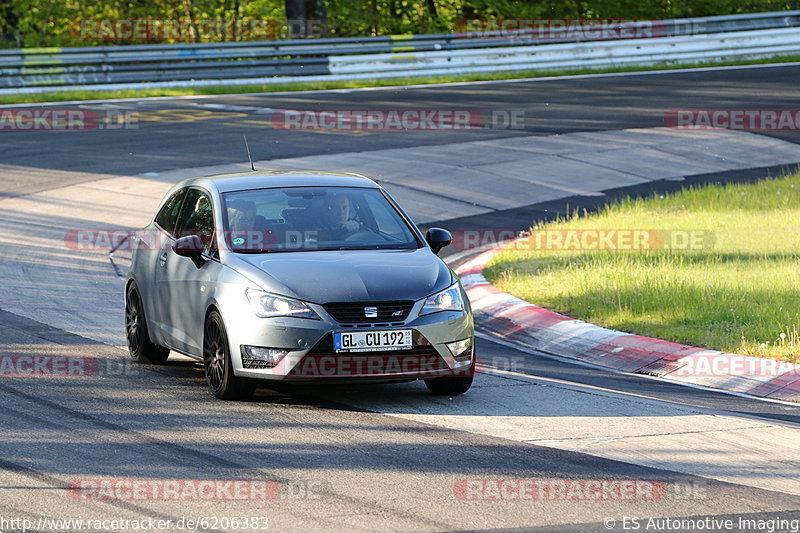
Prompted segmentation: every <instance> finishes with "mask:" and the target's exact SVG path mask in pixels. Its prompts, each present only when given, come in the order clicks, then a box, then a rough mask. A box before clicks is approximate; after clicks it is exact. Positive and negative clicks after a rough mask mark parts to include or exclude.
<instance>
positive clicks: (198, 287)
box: [156, 187, 221, 356]
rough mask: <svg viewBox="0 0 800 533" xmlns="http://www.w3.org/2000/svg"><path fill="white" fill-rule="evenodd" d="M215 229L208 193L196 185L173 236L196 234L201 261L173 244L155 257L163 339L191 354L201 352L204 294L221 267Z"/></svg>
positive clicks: (182, 210)
mask: <svg viewBox="0 0 800 533" xmlns="http://www.w3.org/2000/svg"><path fill="white" fill-rule="evenodd" d="M215 228H216V224H215V223H214V208H213V204H212V201H211V195H210V194H209V193H208V192H206V191H204V190H201V189H199V188H194V187H193V188H190V189H189V191H188V192H187V194H186V199H185V200H184V202H183V207H182V208H181V212H180V215H179V216H178V221H177V224H176V231H175V234H174V237H175V238H180V237H186V236H188V235H198V236H199V237H200V239H201V241H202V243H203V259H204V262H203V264H202V266H200V267H198V266H197V265H196V264H195V262H194V261H192V259H191V258H189V257H183V256H180V255H178V254H176V253H175V251H174V250H173V249H172V246H171V244H172V243H170V245H169V246H166V247H164V249H163V250H161V252H160V255H159V258H158V265H157V270H156V290H157V293H158V297H157V301H158V305H159V313H160V316H161V317H162V319H163V323H164V326H163V327H164V331H165V333H166V342H167V343H168V344H169V346H170V347H171V348H173V349H175V350H177V351H180V352H184V353H188V354H190V355H196V356H201V355H202V346H203V319H204V316H205V309H206V302H207V297H208V294H210V293H211V292H212V291H210V290H209V289H211V287H212V286H213V284H214V283H216V280H217V278H218V276H219V273H220V270H221V265H220V263H219V253H218V250H217V247H216V238H215V233H216V232H215ZM172 242H174V240H173V241H172Z"/></svg>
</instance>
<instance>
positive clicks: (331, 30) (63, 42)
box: [0, 0, 792, 48]
mask: <svg viewBox="0 0 800 533" xmlns="http://www.w3.org/2000/svg"><path fill="white" fill-rule="evenodd" d="M791 2H792V0H251V1H247V0H94V1H92V2H87V1H84V0H0V47H5V48H16V47H39V46H88V45H96V44H134V43H140V42H142V41H135V40H130V39H113V38H110V39H109V38H103V39H96V38H95V39H92V38H88V37H87V36H86V35H85V34H81V32H80V21H82V20H84V21H85V20H104V19H105V20H120V19H123V20H126V19H157V20H183V21H189V20H195V21H196V20H205V19H213V20H228V21H230V20H247V19H257V20H272V21H274V22H275V23H276V24H277V26H278V27H279V28H280V31H278V32H277V33H276V34H275V38H287V37H306V36H309V37H314V36H342V37H344V36H364V35H393V34H409V33H438V32H450V31H454V29H456V28H458V27H459V22H460V21H463V20H464V19H471V18H521V19H543V18H571V19H668V18H676V17H698V16H709V15H725V14H733V13H750V12H760V11H780V10H784V9H788V8H789V7H790V3H791ZM287 14H288V15H287ZM287 19H291V20H288V24H287ZM298 20H310V21H312V22H313V23H314V24H311V25H309V26H307V27H306V29H308V28H312V31H306V29H304V30H302V31H300V30H297V29H294V30H293V29H292V26H291V23H292V22H295V23H296V22H297V21H298ZM312 26H313V27H312ZM298 27H299V26H298ZM234 38H237V39H238V38H239V36H238V35H236V36H235V37H234ZM243 38H246V37H243ZM197 40H202V39H197ZM212 40H223V39H212ZM225 40H230V39H225ZM149 42H174V41H173V40H170V39H168V38H166V39H161V40H160V41H159V40H156V41H152V40H151V41H149Z"/></svg>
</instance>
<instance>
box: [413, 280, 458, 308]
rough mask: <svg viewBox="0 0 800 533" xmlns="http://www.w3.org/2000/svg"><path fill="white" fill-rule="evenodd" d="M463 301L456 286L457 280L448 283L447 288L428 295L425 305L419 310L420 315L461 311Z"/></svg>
mask: <svg viewBox="0 0 800 533" xmlns="http://www.w3.org/2000/svg"><path fill="white" fill-rule="evenodd" d="M463 310H464V301H463V300H462V299H461V291H460V290H459V288H458V282H455V284H453V285H450V286H449V287H448V288H446V289H445V290H443V291H441V292H437V293H436V294H434V295H433V296H428V299H427V300H425V305H423V306H422V311H420V312H419V314H420V316H422V315H429V314H431V313H438V312H439V311H463Z"/></svg>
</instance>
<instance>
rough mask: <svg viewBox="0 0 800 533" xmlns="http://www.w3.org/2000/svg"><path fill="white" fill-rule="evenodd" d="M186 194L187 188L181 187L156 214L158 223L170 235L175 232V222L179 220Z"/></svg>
mask: <svg viewBox="0 0 800 533" xmlns="http://www.w3.org/2000/svg"><path fill="white" fill-rule="evenodd" d="M184 196H186V189H181V190H179V191H178V192H176V193H175V194H173V195H172V196H170V197H169V200H167V202H166V203H165V204H164V207H162V208H161V211H159V212H158V214H157V215H156V224H158V226H159V227H160V228H161V229H163V230H164V231H166V232H167V233H169V234H170V235H174V234H175V223H176V222H177V220H178V213H179V212H180V210H181V204H182V203H183V197H184Z"/></svg>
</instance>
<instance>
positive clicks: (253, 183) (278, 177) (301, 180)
mask: <svg viewBox="0 0 800 533" xmlns="http://www.w3.org/2000/svg"><path fill="white" fill-rule="evenodd" d="M188 185H199V186H201V187H205V188H207V189H216V190H217V191H219V192H221V193H224V192H232V191H244V190H248V189H268V188H277V187H367V188H370V189H379V188H380V185H378V184H377V183H375V182H374V181H372V180H371V179H369V178H367V177H366V176H361V175H359V174H348V173H339V172H322V171H315V170H312V171H307V170H306V171H287V170H274V171H273V170H267V171H264V170H256V171H250V172H237V173H233V174H217V175H214V176H205V177H202V178H192V179H189V180H186V181H184V182H182V183H180V184H179V186H181V187H186V186H188Z"/></svg>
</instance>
